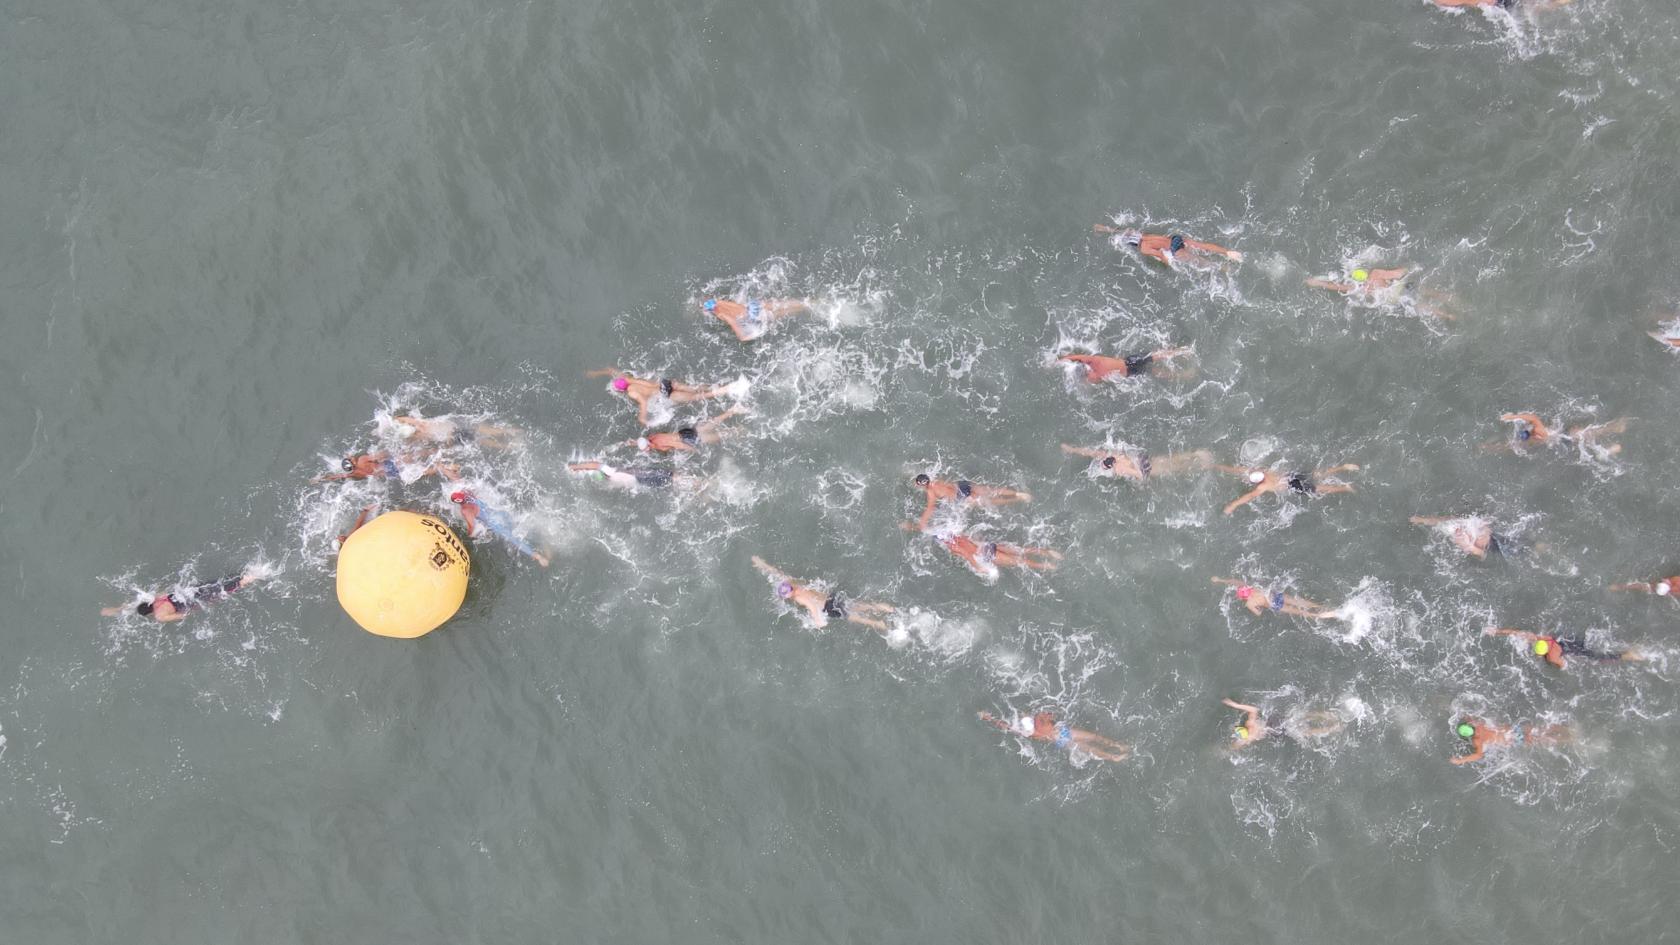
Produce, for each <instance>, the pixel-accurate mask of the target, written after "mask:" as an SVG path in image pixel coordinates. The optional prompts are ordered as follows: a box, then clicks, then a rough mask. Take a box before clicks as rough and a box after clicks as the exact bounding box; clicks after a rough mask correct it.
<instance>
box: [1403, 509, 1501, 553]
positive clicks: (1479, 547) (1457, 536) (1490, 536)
mask: <svg viewBox="0 0 1680 945" xmlns="http://www.w3.org/2000/svg"><path fill="white" fill-rule="evenodd" d="M1409 521H1410V522H1411V523H1412V524H1413V525H1427V526H1429V527H1431V528H1437V529H1439V530H1440V531H1441V532H1442V533H1444V534H1445V535H1446V536H1447V537H1448V538H1451V539H1452V543H1453V545H1454V546H1455V547H1457V548H1458V550H1459V551H1462V552H1464V553H1465V554H1467V555H1469V556H1471V557H1472V558H1486V557H1487V556H1488V552H1490V551H1491V552H1493V553H1495V554H1499V553H1502V552H1505V551H1508V550H1510V549H1511V547H1512V545H1511V541H1510V539H1504V540H1501V539H1500V538H1499V536H1498V535H1495V534H1494V533H1493V525H1492V523H1490V522H1488V520H1487V519H1485V518H1482V517H1481V516H1479V515H1414V516H1412V517H1411V518H1410V519H1409Z"/></svg>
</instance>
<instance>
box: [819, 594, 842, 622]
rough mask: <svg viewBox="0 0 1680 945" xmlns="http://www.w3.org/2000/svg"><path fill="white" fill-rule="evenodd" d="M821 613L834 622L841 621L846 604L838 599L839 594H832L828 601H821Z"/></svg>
mask: <svg viewBox="0 0 1680 945" xmlns="http://www.w3.org/2000/svg"><path fill="white" fill-rule="evenodd" d="M823 613H825V614H827V615H828V616H830V617H833V618H835V619H836V620H839V619H843V618H844V617H845V616H846V602H845V601H843V600H841V599H840V595H839V594H832V595H830V596H829V598H828V600H825V601H823Z"/></svg>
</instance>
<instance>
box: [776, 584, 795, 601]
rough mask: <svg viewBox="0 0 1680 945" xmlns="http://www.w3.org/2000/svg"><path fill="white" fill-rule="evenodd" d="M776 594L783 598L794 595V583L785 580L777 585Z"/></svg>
mask: <svg viewBox="0 0 1680 945" xmlns="http://www.w3.org/2000/svg"><path fill="white" fill-rule="evenodd" d="M776 596H777V597H781V598H788V597H792V596H793V585H792V584H790V583H788V582H787V581H783V582H782V583H780V584H778V585H776Z"/></svg>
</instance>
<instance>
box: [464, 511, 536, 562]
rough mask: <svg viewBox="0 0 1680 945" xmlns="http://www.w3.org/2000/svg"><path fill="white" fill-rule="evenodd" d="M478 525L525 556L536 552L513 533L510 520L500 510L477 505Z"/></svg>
mask: <svg viewBox="0 0 1680 945" xmlns="http://www.w3.org/2000/svg"><path fill="white" fill-rule="evenodd" d="M478 524H480V525H483V526H484V530H485V531H487V532H490V533H491V534H493V535H496V536H497V537H499V538H501V539H502V540H503V541H506V542H507V543H508V544H510V545H512V546H513V547H515V548H518V549H519V550H520V551H522V552H524V553H525V554H528V555H534V554H536V552H537V550H536V549H535V548H532V547H531V546H530V544H528V543H527V542H526V541H525V540H524V539H523V538H520V537H519V536H518V535H515V534H514V533H513V522H512V520H510V519H509V518H508V517H507V513H506V512H503V511H501V510H500V509H491V508H486V507H485V506H484V504H483V503H479V506H478Z"/></svg>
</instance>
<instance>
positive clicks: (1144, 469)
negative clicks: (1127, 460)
mask: <svg viewBox="0 0 1680 945" xmlns="http://www.w3.org/2000/svg"><path fill="white" fill-rule="evenodd" d="M1137 468H1138V472H1140V473H1142V474H1143V478H1145V479H1148V478H1149V454H1148V453H1139V454H1138V455H1137Z"/></svg>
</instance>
